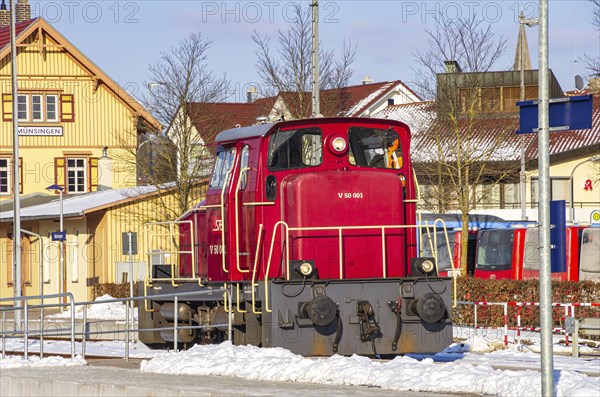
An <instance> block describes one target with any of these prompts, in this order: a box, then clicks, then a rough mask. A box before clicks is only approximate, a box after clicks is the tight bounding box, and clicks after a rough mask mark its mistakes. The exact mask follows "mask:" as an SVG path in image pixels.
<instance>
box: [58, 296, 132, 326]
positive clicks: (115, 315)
mask: <svg viewBox="0 0 600 397" xmlns="http://www.w3.org/2000/svg"><path fill="white" fill-rule="evenodd" d="M112 299H115V298H113V297H112V296H110V295H108V294H107V295H102V296H100V297H98V298H96V300H95V301H94V302H98V303H94V304H92V305H89V307H88V310H87V319H88V320H105V321H125V320H126V319H127V316H126V314H127V308H126V306H125V303H123V302H107V303H100V302H103V301H109V300H112ZM133 310H134V312H133V314H134V318H137V308H134V309H133ZM46 318H49V319H70V318H71V309H67V310H65V311H64V312H62V313H57V314H51V315H48V316H46ZM75 318H76V319H82V318H83V306H76V307H75Z"/></svg>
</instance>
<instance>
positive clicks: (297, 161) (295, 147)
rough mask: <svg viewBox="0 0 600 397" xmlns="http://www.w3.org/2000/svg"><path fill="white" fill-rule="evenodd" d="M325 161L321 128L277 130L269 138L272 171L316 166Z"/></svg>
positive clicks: (269, 164)
mask: <svg viewBox="0 0 600 397" xmlns="http://www.w3.org/2000/svg"><path fill="white" fill-rule="evenodd" d="M322 162H323V143H322V137H321V130H320V129H318V128H303V129H298V130H287V131H277V132H276V133H274V134H273V135H271V138H270V139H269V159H268V167H269V169H270V170H272V171H281V170H288V169H293V168H304V167H314V166H317V165H320V164H321V163H322Z"/></svg>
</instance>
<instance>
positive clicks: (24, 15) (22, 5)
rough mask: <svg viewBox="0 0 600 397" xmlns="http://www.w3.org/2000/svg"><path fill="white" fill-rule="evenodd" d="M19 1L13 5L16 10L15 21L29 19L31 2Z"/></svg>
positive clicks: (26, 0)
mask: <svg viewBox="0 0 600 397" xmlns="http://www.w3.org/2000/svg"><path fill="white" fill-rule="evenodd" d="M18 1H19V2H18V3H17V5H16V6H15V9H16V10H17V23H19V22H23V21H28V20H30V19H31V4H29V1H28V0H18Z"/></svg>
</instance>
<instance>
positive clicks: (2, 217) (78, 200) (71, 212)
mask: <svg viewBox="0 0 600 397" xmlns="http://www.w3.org/2000/svg"><path fill="white" fill-rule="evenodd" d="M157 190H158V189H157V188H156V187H155V186H136V187H130V188H123V189H111V190H102V191H98V192H91V193H84V194H78V195H73V196H66V197H64V198H63V217H64V218H70V217H79V216H83V215H84V214H85V213H87V212H91V211H93V210H95V209H99V208H100V207H104V206H106V205H111V204H116V203H118V202H121V201H123V200H130V199H133V198H136V197H140V196H143V195H145V194H149V193H154V192H156V191H157ZM20 213H21V219H22V220H32V219H55V218H58V217H59V216H60V199H59V197H58V196H57V197H56V199H55V200H54V201H51V202H49V203H46V204H39V205H33V206H30V207H27V208H22V209H21V212H20ZM12 220H13V211H12V210H11V211H3V212H0V222H12Z"/></svg>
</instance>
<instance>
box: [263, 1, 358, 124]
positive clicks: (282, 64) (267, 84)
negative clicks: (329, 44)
mask: <svg viewBox="0 0 600 397" xmlns="http://www.w3.org/2000/svg"><path fill="white" fill-rule="evenodd" d="M293 10H294V21H293V22H292V23H291V24H290V26H289V27H288V29H287V30H285V31H282V30H279V31H278V33H277V41H278V44H279V47H278V48H277V49H276V50H275V53H273V50H272V48H273V45H272V39H271V37H269V36H267V35H265V36H261V35H260V34H259V33H258V32H257V31H254V32H253V34H252V41H254V43H255V45H256V47H257V50H256V56H257V61H256V68H257V71H258V75H259V77H260V79H261V80H262V83H263V87H262V90H261V91H262V92H261V94H263V95H264V96H276V95H277V94H285V95H286V98H285V99H286V104H287V105H288V107H289V109H288V110H289V111H290V113H291V115H292V117H293V118H302V117H307V116H308V115H310V111H311V95H310V91H311V83H312V25H311V22H312V17H311V11H310V9H309V8H306V9H303V8H302V7H301V5H300V4H295V5H294V6H293ZM319 48H320V51H319V80H320V88H321V89H322V90H327V89H329V90H330V91H329V92H324V93H323V94H322V98H321V113H322V114H323V115H325V116H334V115H337V114H338V113H339V112H340V111H341V110H343V109H344V107H345V105H346V104H347V103H346V102H347V101H348V98H347V94H345V93H344V92H343V88H344V87H346V86H348V83H349V82H350V79H351V77H352V74H353V70H352V68H351V67H352V64H353V63H354V59H355V57H356V45H353V44H352V43H344V46H343V48H342V53H341V55H340V57H339V58H336V56H335V53H334V51H331V50H324V49H322V47H321V46H319Z"/></svg>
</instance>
